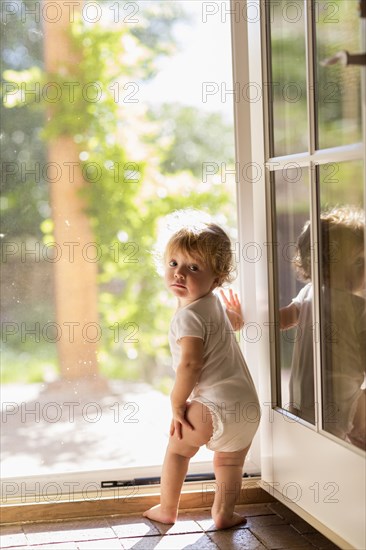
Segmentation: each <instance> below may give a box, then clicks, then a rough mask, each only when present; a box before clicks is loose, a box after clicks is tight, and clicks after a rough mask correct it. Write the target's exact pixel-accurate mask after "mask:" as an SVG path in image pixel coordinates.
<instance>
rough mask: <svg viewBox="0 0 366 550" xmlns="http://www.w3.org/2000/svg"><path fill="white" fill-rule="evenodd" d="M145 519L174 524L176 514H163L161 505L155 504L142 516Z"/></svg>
mask: <svg viewBox="0 0 366 550" xmlns="http://www.w3.org/2000/svg"><path fill="white" fill-rule="evenodd" d="M142 515H143V516H144V517H145V518H149V519H152V520H153V521H159V522H160V523H175V522H176V521H177V513H175V514H174V513H172V512H163V511H162V509H161V505H160V504H157V505H156V506H153V507H152V508H149V510H146V512H144V513H143V514H142Z"/></svg>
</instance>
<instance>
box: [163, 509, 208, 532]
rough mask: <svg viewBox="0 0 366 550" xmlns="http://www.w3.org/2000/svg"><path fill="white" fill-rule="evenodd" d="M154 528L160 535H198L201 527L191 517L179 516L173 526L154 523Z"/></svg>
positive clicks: (188, 515)
mask: <svg viewBox="0 0 366 550" xmlns="http://www.w3.org/2000/svg"><path fill="white" fill-rule="evenodd" d="M154 525H155V527H156V528H157V529H158V530H159V532H160V533H161V534H162V535H178V534H184V533H200V532H202V530H203V529H202V527H201V526H200V525H199V524H198V523H197V522H196V521H194V520H193V519H191V515H190V514H187V515H186V516H185V515H184V514H180V517H179V518H178V521H176V522H175V524H174V525H164V523H158V522H156V523H154Z"/></svg>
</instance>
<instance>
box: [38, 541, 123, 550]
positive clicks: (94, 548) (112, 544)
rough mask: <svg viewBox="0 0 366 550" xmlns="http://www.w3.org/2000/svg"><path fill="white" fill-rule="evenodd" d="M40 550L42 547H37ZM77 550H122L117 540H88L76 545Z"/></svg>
mask: <svg viewBox="0 0 366 550" xmlns="http://www.w3.org/2000/svg"><path fill="white" fill-rule="evenodd" d="M38 548H39V550H42V547H38ZM77 548H78V550H121V548H123V546H122V544H121V541H120V540H119V539H103V540H88V541H85V542H78V543H77Z"/></svg>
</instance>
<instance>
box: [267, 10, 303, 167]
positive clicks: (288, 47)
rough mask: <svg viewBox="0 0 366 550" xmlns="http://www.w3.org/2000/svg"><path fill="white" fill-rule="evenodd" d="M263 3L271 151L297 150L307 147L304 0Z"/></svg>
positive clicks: (276, 154) (294, 151)
mask: <svg viewBox="0 0 366 550" xmlns="http://www.w3.org/2000/svg"><path fill="white" fill-rule="evenodd" d="M266 4H267V6H268V10H269V14H268V17H269V21H270V22H269V25H270V44H271V59H270V65H271V76H270V81H271V93H272V142H273V150H272V152H271V154H272V155H273V156H280V155H288V154H292V153H300V152H303V151H307V149H308V145H307V136H308V133H307V103H306V97H307V93H306V51H305V7H304V2H303V1H298V2H290V1H287V0H282V1H279V2H273V3H271V2H268V3H266ZM294 121H296V124H294Z"/></svg>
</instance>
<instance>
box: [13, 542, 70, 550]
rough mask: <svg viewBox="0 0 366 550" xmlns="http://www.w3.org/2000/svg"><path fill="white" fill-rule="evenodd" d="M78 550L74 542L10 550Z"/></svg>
mask: <svg viewBox="0 0 366 550" xmlns="http://www.w3.org/2000/svg"><path fill="white" fill-rule="evenodd" d="M51 549H52V550H78V547H77V545H76V543H75V542H56V543H48V544H42V545H40V546H38V545H37V546H15V547H12V548H11V550H51Z"/></svg>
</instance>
